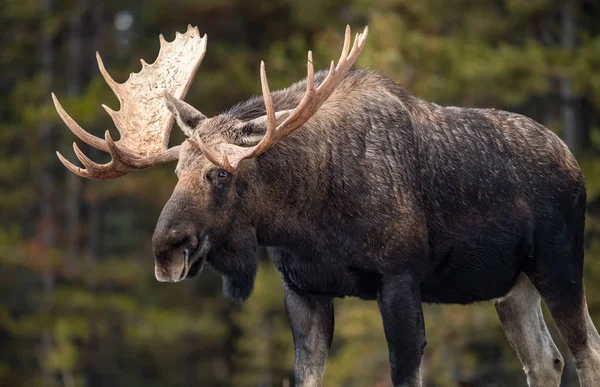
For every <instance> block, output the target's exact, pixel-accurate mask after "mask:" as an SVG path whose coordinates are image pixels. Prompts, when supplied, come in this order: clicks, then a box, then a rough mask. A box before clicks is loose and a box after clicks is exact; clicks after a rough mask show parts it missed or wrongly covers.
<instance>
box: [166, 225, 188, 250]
mask: <svg viewBox="0 0 600 387" xmlns="http://www.w3.org/2000/svg"><path fill="white" fill-rule="evenodd" d="M187 239H188V234H187V233H186V232H185V231H183V230H181V229H171V230H169V232H168V234H167V242H168V243H169V244H170V245H172V246H179V245H182V244H183V243H184V242H185V241H186V240H187Z"/></svg>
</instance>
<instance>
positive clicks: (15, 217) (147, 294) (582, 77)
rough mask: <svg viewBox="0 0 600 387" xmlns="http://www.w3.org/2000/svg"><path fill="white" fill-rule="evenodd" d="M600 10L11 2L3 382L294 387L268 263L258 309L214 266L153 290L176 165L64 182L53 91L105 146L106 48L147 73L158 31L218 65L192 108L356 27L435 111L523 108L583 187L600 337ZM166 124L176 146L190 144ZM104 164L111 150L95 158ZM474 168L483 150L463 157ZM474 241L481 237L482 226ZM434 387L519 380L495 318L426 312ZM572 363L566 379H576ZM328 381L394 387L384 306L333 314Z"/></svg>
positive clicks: (4, 4)
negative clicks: (233, 293)
mask: <svg viewBox="0 0 600 387" xmlns="http://www.w3.org/2000/svg"><path fill="white" fill-rule="evenodd" d="M599 20H600V4H599V2H598V1H597V0H588V1H584V0H564V1H560V0H526V1H524V0H479V1H475V0H472V1H468V0H447V1H445V0H423V1H415V0H374V1H368V0H332V1H324V0H300V1H299V0H274V1H266V0H264V1H259V0H256V1H253V0H171V1H162V0H161V1H158V0H135V1H125V0H120V1H116V0H107V1H99V0H80V1H76V0H0V152H1V153H0V187H1V189H0V385H2V386H9V387H11V386H49V387H54V386H64V387H75V386H89V387H100V386H110V387H115V386H129V387H136V386H145V387H153V386H156V387H158V386H161V387H164V386H173V387H177V386H191V385H195V386H215V387H220V386H239V387H246V386H248V387H250V386H256V387H270V386H290V385H293V378H292V374H293V369H292V368H293V348H292V338H291V334H290V332H289V329H288V327H287V319H286V317H285V313H284V307H283V292H282V288H281V283H280V277H279V275H278V273H277V272H276V271H275V269H274V268H273V265H272V264H271V263H270V262H269V260H268V258H267V257H266V255H265V254H264V252H263V253H262V254H263V256H262V258H261V262H262V263H261V267H260V272H259V274H258V280H257V282H256V289H255V290H254V293H253V295H252V297H251V298H250V299H249V300H248V301H247V302H246V303H244V304H242V305H234V304H232V303H231V302H230V301H228V300H226V299H224V298H223V296H222V295H221V290H220V286H221V284H220V278H219V276H218V275H216V274H215V273H214V272H212V271H211V270H205V272H204V273H203V274H202V276H201V277H200V278H198V279H195V280H192V281H185V282H184V283H179V284H161V283H158V282H157V281H156V280H155V279H154V273H153V257H152V251H151V243H150V241H151V234H152V231H153V228H154V225H155V222H156V220H157V218H158V215H159V213H160V210H161V208H162V206H163V204H164V203H165V202H166V200H167V198H168V197H169V195H170V193H171V191H172V189H173V187H174V185H175V181H176V177H175V174H174V173H173V168H174V166H173V165H166V166H160V167H155V168H153V169H151V170H147V171H143V172H138V173H134V174H131V175H128V176H125V177H123V178H120V179H118V180H115V181H108V182H96V181H86V180H83V179H81V178H79V177H76V176H75V175H73V174H71V173H69V172H67V170H66V169H65V168H63V167H62V165H60V164H59V162H58V160H57V158H56V156H55V154H54V152H55V150H60V151H61V152H62V153H63V154H65V155H67V156H68V157H69V158H70V159H71V160H75V157H74V155H73V153H72V151H71V149H70V147H71V143H72V142H73V141H74V140H75V139H76V138H75V136H74V135H72V134H71V133H70V132H69V131H68V129H67V128H66V126H65V125H64V124H63V123H62V122H61V121H60V119H59V117H58V115H57V114H56V112H55V110H54V107H53V106H52V104H51V100H50V92H51V91H54V92H56V94H57V95H58V96H59V98H60V99H61V101H62V103H63V105H64V106H65V108H66V110H67V111H68V112H70V113H71V115H72V116H73V117H74V118H75V119H76V120H77V121H78V122H79V123H80V124H81V125H82V126H83V127H84V128H86V129H87V130H89V131H91V132H92V133H95V134H97V135H100V136H102V134H103V132H104V130H106V129H109V128H111V130H113V134H114V136H115V137H117V134H116V131H114V129H112V128H113V125H112V122H111V121H110V119H109V117H108V115H106V113H105V112H104V111H103V109H102V108H101V107H100V104H101V103H105V104H107V105H109V106H112V107H113V108H118V103H117V100H116V98H115V97H114V96H113V95H112V93H111V91H110V89H109V87H108V86H107V85H106V84H105V83H104V81H103V80H102V78H101V76H100V74H99V71H98V70H97V67H96V64H95V57H94V52H95V51H96V50H98V51H100V53H101V54H102V56H103V59H104V63H105V64H106V66H107V68H108V70H109V71H110V73H111V74H112V75H113V77H114V78H115V79H116V80H118V81H124V80H125V79H126V78H127V76H128V74H129V73H130V72H132V71H139V70H140V68H141V65H140V63H139V58H144V59H145V60H146V61H147V62H152V61H153V60H154V58H155V57H156V54H157V52H158V47H159V44H158V34H160V33H163V34H164V35H165V37H166V38H167V40H172V39H173V38H174V36H175V31H181V32H183V31H185V29H186V26H187V24H192V25H198V26H199V29H200V32H201V33H204V32H206V33H208V36H209V43H208V53H207V55H206V58H205V60H204V63H203V64H202V66H201V68H200V71H199V72H198V75H197V77H196V80H195V82H194V84H193V85H192V87H191V90H190V92H189V95H188V97H187V98H186V100H187V101H188V102H190V103H192V104H193V105H195V106H196V107H198V108H199V109H201V110H202V111H203V112H204V113H205V114H207V115H209V116H210V115H213V114H216V113H218V112H219V111H220V110H223V109H225V108H227V107H229V106H231V105H232V104H234V103H236V102H239V101H242V100H244V99H246V98H248V97H250V96H252V95H255V94H259V93H260V83H259V77H258V69H259V67H258V66H259V63H260V60H265V61H266V63H267V66H268V73H269V80H270V83H271V88H272V89H276V88H280V87H285V86H286V85H289V84H290V83H291V82H294V81H296V80H299V79H301V78H302V77H304V76H305V74H306V65H305V58H306V52H307V50H309V49H312V50H313V52H314V56H315V63H316V64H317V65H318V66H317V67H327V65H328V63H329V60H330V59H334V58H337V57H338V55H339V50H340V48H341V44H342V33H343V31H344V26H345V25H346V24H350V25H352V26H353V27H355V29H358V28H362V26H364V25H365V24H368V25H369V27H370V34H369V40H368V44H367V47H366V49H365V51H364V52H363V54H362V56H361V58H360V59H359V61H358V64H357V65H358V66H359V67H371V68H374V69H377V70H381V71H382V72H384V73H385V74H387V75H388V76H389V77H391V78H393V79H395V80H396V81H397V82H399V83H400V84H401V85H403V86H404V88H406V90H408V91H409V92H411V93H413V94H415V95H416V96H418V97H420V98H423V99H427V100H430V101H433V102H437V103H439V104H448V105H461V106H473V107H493V108H499V109H507V110H511V111H514V112H519V113H523V114H526V115H529V116H531V117H532V118H534V119H536V120H538V121H540V122H542V123H543V124H545V125H546V126H548V127H549V128H551V129H552V130H554V131H556V132H557V133H558V134H559V135H560V136H561V137H562V138H563V139H565V141H566V142H567V143H568V145H569V146H570V148H571V149H572V151H573V152H574V153H575V154H576V156H577V158H578V160H579V162H580V165H581V167H582V169H583V171H584V173H585V175H586V177H587V184H588V200H589V211H588V216H587V219H588V222H587V231H586V233H587V235H586V238H587V239H586V246H587V256H586V263H585V265H586V270H585V273H586V274H585V275H586V278H585V280H586V289H587V295H588V302H589V304H590V309H591V312H592V315H593V318H594V319H595V321H596V323H597V324H600V294H599V293H598V291H599V289H600V223H599V222H600V35H599V32H600V22H599ZM179 132H180V131H179V130H177V129H174V131H173V135H172V140H171V142H172V143H177V142H180V141H182V139H183V136H182V135H181V133H179ZM83 149H84V150H85V151H87V152H88V154H89V155H91V157H92V158H94V159H95V160H99V161H106V160H107V155H105V154H102V153H101V152H99V151H95V150H92V149H89V148H88V147H84V148H83ZM463 156H464V157H471V155H467V154H465V155H463ZM473 231H474V232H476V230H473ZM425 312H426V326H427V334H428V346H427V349H426V351H425V357H424V375H425V385H426V386H440V387H442V386H444V387H446V386H523V385H525V378H524V375H523V373H522V371H521V366H520V364H519V362H518V360H517V358H516V356H515V355H514V353H513V352H512V350H511V348H510V346H509V344H508V342H507V340H506V339H505V337H504V334H503V332H502V330H501V328H500V325H499V323H498V320H497V317H496V315H495V312H494V308H493V306H492V305H490V304H489V303H488V304H480V305H475V306H469V307H458V306H437V305H429V306H425ZM548 321H549V325H550V329H551V331H552V333H553V335H554V336H555V340H556V342H557V344H558V345H559V346H560V348H561V351H562V352H563V354H565V356H566V358H567V360H568V361H567V367H566V369H565V375H564V378H563V379H564V380H563V385H564V386H576V385H577V381H576V376H575V371H574V368H573V364H572V360H571V359H570V357H569V356H567V351H566V348H565V346H564V344H563V343H562V341H561V340H560V338H559V337H558V335H556V331H555V329H554V327H553V324H552V323H551V320H550V319H548ZM336 323H337V324H336V334H335V340H334V342H333V348H332V351H331V356H330V359H329V362H328V364H327V368H326V374H325V386H347V387H354V386H389V385H390V382H389V374H388V361H387V348H386V344H385V340H384V336H383V332H382V327H381V321H380V317H379V314H378V311H377V307H376V304H375V303H372V302H371V303H369V302H363V301H358V300H351V299H344V300H339V301H337V302H336Z"/></svg>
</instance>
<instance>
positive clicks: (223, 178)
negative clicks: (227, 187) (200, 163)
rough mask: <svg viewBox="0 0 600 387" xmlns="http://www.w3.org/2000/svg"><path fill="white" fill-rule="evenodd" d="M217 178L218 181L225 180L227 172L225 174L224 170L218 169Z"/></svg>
mask: <svg viewBox="0 0 600 387" xmlns="http://www.w3.org/2000/svg"><path fill="white" fill-rule="evenodd" d="M217 176H218V177H219V179H220V180H225V179H227V177H228V176H229V172H227V171H226V170H224V169H219V171H218V172H217Z"/></svg>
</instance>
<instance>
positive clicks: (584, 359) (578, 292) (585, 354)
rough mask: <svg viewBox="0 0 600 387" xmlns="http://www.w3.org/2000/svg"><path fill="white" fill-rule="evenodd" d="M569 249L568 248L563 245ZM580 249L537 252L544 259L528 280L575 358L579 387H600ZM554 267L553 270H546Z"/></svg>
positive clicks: (598, 343) (597, 345)
mask: <svg viewBox="0 0 600 387" xmlns="http://www.w3.org/2000/svg"><path fill="white" fill-rule="evenodd" d="M565 245H566V246H568V247H569V245H568V244H565ZM582 249H583V247H581V251H579V252H578V253H576V254H570V253H569V252H568V251H567V252H565V251H561V246H560V245H554V246H552V249H551V250H550V249H548V250H544V251H540V254H541V255H540V256H544V257H545V258H546V259H544V260H541V259H540V260H538V265H537V266H536V267H535V268H534V270H533V271H532V275H530V276H529V278H530V279H531V282H532V283H533V284H534V286H535V287H536V289H537V290H538V291H539V292H540V295H541V296H542V298H543V299H544V301H545V303H546V305H547V306H548V309H549V310H550V313H551V314H552V318H553V319H554V322H555V323H556V327H557V328H558V331H559V332H560V334H561V336H562V338H563V339H564V340H565V342H566V343H567V346H568V347H569V350H570V351H571V353H572V354H573V357H574V358H575V367H576V368H577V375H578V377H579V384H580V385H581V386H582V387H596V386H600V336H598V332H597V331H596V328H595V327H594V324H593V322H592V319H591V318H590V315H589V312H588V308H587V304H586V301H585V292H584V288H583V279H582V267H583V250H582ZM550 264H553V265H554V267H548V266H549V265H550Z"/></svg>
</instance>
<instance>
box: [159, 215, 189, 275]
mask: <svg viewBox="0 0 600 387" xmlns="http://www.w3.org/2000/svg"><path fill="white" fill-rule="evenodd" d="M198 245H199V242H198V233H197V230H196V228H195V227H194V225H193V224H192V223H187V222H179V223H174V224H169V225H165V226H163V227H160V226H157V228H156V230H155V231H154V235H153V237H152V248H153V250H154V260H155V262H154V264H155V266H154V274H155V276H156V279H157V280H159V281H161V282H178V281H181V280H183V279H184V278H185V277H186V275H187V272H188V271H189V269H190V266H191V264H192V263H193V262H190V258H191V257H192V256H194V252H195V251H196V250H197V249H198Z"/></svg>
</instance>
